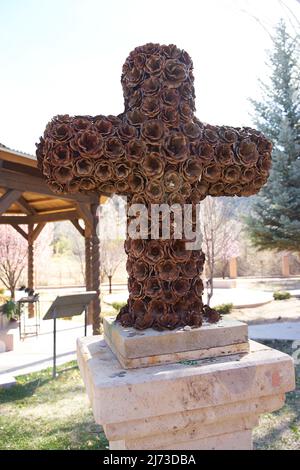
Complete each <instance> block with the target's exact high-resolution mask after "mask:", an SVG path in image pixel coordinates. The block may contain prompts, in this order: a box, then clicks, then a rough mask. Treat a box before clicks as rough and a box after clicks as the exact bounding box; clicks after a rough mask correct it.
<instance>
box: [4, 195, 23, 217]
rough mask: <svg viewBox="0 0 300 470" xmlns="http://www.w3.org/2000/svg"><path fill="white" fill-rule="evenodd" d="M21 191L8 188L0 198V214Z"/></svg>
mask: <svg viewBox="0 0 300 470" xmlns="http://www.w3.org/2000/svg"><path fill="white" fill-rule="evenodd" d="M21 194H22V193H21V191H18V190H16V189H8V190H7V191H6V193H5V194H3V196H1V198H0V215H2V214H3V213H4V212H6V211H7V209H8V208H9V207H10V206H11V205H12V204H13V203H14V202H15V201H16V200H17V199H18V198H19V197H20V196H21Z"/></svg>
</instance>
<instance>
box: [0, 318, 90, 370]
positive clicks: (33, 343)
mask: <svg viewBox="0 0 300 470" xmlns="http://www.w3.org/2000/svg"><path fill="white" fill-rule="evenodd" d="M91 334H92V330H91V327H90V326H89V327H88V335H91ZM83 335H84V325H83V323H81V322H75V321H68V320H57V364H63V363H65V362H68V361H71V360H73V359H76V339H77V338H78V337H81V336H83ZM52 361H53V322H52V320H48V321H42V322H41V330H40V334H39V335H38V336H32V337H30V336H29V337H27V338H26V339H25V340H22V341H20V342H18V343H17V345H16V348H15V350H14V351H10V352H4V353H1V354H0V378H1V375H2V374H4V373H5V374H10V375H13V376H17V375H21V374H28V373H29V372H34V371H37V370H41V369H44V368H46V367H51V366H52Z"/></svg>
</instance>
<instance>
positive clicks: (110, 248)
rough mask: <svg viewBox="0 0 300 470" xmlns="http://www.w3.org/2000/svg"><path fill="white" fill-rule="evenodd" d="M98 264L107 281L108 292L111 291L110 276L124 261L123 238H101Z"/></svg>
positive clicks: (111, 276)
mask: <svg viewBox="0 0 300 470" xmlns="http://www.w3.org/2000/svg"><path fill="white" fill-rule="evenodd" d="M100 260H101V263H100V266H101V268H100V269H101V271H102V273H103V274H104V276H107V278H108V282H109V293H110V294H111V293H112V278H113V276H114V274H115V272H116V270H117V269H118V267H119V266H120V264H121V263H122V262H124V263H125V250H124V241H123V240H103V241H102V242H101V244H100Z"/></svg>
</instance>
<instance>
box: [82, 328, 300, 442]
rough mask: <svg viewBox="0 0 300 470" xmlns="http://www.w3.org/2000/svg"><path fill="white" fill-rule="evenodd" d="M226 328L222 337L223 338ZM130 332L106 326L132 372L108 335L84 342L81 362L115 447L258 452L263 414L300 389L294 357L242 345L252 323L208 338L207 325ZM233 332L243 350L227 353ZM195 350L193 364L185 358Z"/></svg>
mask: <svg viewBox="0 0 300 470" xmlns="http://www.w3.org/2000/svg"><path fill="white" fill-rule="evenodd" d="M204 328H205V327H204ZM218 329H219V330H220V331H222V334H219V333H216V335H215V334H214V333H213V332H216V331H217V330H218ZM128 330H129V331H126V329H125V330H123V331H118V326H116V325H115V324H114V325H113V324H112V323H111V322H107V323H106V330H105V331H106V338H108V339H107V341H108V342H110V344H111V346H112V347H113V349H114V350H115V351H118V353H117V352H116V354H118V357H121V356H120V351H121V352H122V358H121V359H122V360H123V359H124V357H125V358H126V361H125V363H126V364H128V365H129V367H130V369H128V368H125V367H124V365H123V366H122V365H121V364H120V362H119V360H118V359H117V357H116V354H114V353H113V352H112V350H111V349H110V347H109V346H108V343H107V341H106V340H105V339H104V337H102V336H94V337H90V338H82V339H79V340H78V363H79V367H80V370H81V374H82V377H83V380H84V382H85V385H86V388H87V393H88V396H89V398H90V402H91V405H92V408H93V412H94V417H95V421H96V422H97V423H98V424H101V425H102V426H103V428H104V431H105V434H106V436H107V438H108V440H109V443H110V449H112V450H113V449H132V450H133V449H153V450H154V449H155V450H161V449H166V450H167V449H173V450H176V449H182V450H188V449H192V450H196V449H251V447H252V439H251V435H252V429H253V427H255V426H256V425H257V424H258V417H259V415H260V414H262V413H266V412H270V411H274V410H277V409H279V408H280V407H281V406H282V405H283V403H284V399H285V393H286V392H288V391H291V390H293V388H294V386H295V383H294V366H293V361H292V359H291V357H290V356H288V355H286V354H283V353H281V352H279V351H276V350H274V349H270V348H268V347H266V346H263V345H260V344H258V343H255V342H252V341H250V350H245V349H243V348H244V346H239V345H243V344H245V331H246V332H247V330H245V326H244V324H240V325H235V326H234V325H231V327H229V326H228V328H226V324H225V325H224V323H223V326H222V325H219V326H216V325H214V326H211V327H207V328H206V333H205V334H203V331H204V330H203V327H202V329H201V328H199V329H197V330H190V331H189V330H188V331H183V330H180V331H178V330H177V331H175V332H170V331H168V332H166V333H164V332H162V333H158V332H153V331H151V330H149V331H143V332H142V333H143V334H139V332H136V331H135V330H133V331H131V329H128ZM201 330H202V332H201ZM230 331H231V334H232V337H231V340H232V341H235V342H233V344H232V348H233V349H234V348H235V347H237V350H236V352H234V351H232V352H231V353H230V354H227V355H223V356H219V352H220V349H222V347H227V346H228V339H229V337H230V336H229V332H230ZM132 333H133V335H131V334H132ZM134 333H135V335H134ZM172 335H173V336H172ZM218 335H219V336H218ZM148 337H152V340H149V338H148ZM155 337H157V339H154V338H155ZM172 338H173V339H172ZM214 338H215V341H214V343H211V340H213V339H214ZM222 338H223V344H219V345H217V343H218V341H219V342H221V343H222ZM226 338H227V339H226ZM241 340H242V341H241ZM131 341H132V342H131ZM229 342H230V341H229ZM246 342H247V341H246ZM126 343H127V344H126ZM143 343H144V345H145V353H143V349H140V346H141V344H143ZM154 343H155V349H154V351H155V352H158V354H156V355H153V354H152V353H153V352H154V351H152V350H151V347H152V346H151V344H154ZM226 343H227V344H226ZM212 344H214V347H215V351H214V352H213V354H210V355H209V356H208V357H206V358H205V359H204V358H203V357H204V356H205V354H207V353H203V351H204V350H209V349H212ZM184 345H185V347H188V348H189V351H184ZM153 347H154V346H153ZM239 347H240V348H242V352H240V351H239V350H238V348H239ZM147 348H148V349H147ZM164 348H165V349H164ZM216 349H218V351H216ZM191 351H192V354H193V359H191V358H188V357H187V356H185V355H183V356H181V354H183V353H184V354H186V353H187V352H191ZM210 353H212V351H210ZM214 353H216V354H217V356H215V354H214ZM143 354H144V358H142V355H143ZM130 355H131V356H135V357H129V356H130ZM166 355H167V356H168V357H167V358H166V357H165V356H166ZM197 355H198V358H197ZM213 356H215V357H213ZM151 357H155V359H154V360H153V362H152V363H151V360H150V359H149V358H151ZM158 357H159V360H157V358H158ZM141 358H142V360H141ZM128 359H130V360H129V362H128ZM133 359H134V360H135V362H132V361H131V360H133ZM165 359H167V360H166V361H165ZM157 361H158V362H157ZM150 365H151V367H150ZM133 367H138V368H133Z"/></svg>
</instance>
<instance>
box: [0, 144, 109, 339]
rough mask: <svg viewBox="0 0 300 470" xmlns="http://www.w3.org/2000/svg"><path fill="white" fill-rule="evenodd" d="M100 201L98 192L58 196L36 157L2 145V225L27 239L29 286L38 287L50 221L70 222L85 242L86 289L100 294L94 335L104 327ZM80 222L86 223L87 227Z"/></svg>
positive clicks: (93, 307) (92, 312)
mask: <svg viewBox="0 0 300 470" xmlns="http://www.w3.org/2000/svg"><path fill="white" fill-rule="evenodd" d="M99 202H100V197H99V195H98V194H96V193H90V194H88V195H85V194H76V195H73V194H68V195H60V196H58V195H56V194H55V193H53V192H52V191H51V190H50V189H49V188H48V186H47V185H46V183H45V181H44V179H43V177H42V174H41V172H40V171H39V169H38V168H37V161H36V158H35V157H34V156H32V155H28V154H24V153H21V152H17V151H15V150H11V149H9V148H7V147H5V146H4V145H2V144H0V224H9V225H11V226H12V227H13V228H14V229H15V230H16V231H17V232H18V233H19V234H21V235H22V236H23V237H24V238H25V239H26V240H27V243H28V282H27V284H28V287H29V288H31V289H34V287H35V285H34V284H35V281H34V242H35V240H36V239H37V237H38V236H39V234H40V233H41V231H42V230H43V228H44V226H45V225H46V224H47V223H48V222H56V221H63V220H69V221H70V222H71V223H72V224H73V225H74V227H75V228H76V229H77V230H78V231H79V233H80V234H81V235H82V236H83V237H84V239H85V274H86V275H85V279H86V289H87V290H94V291H97V292H98V296H97V299H96V300H95V301H94V302H93V305H91V306H90V308H89V315H88V317H89V323H90V324H91V323H92V324H93V332H94V334H96V333H97V332H98V331H99V327H100V253H99V238H98V235H97V224H98V217H97V207H98V205H99ZM79 220H83V221H84V228H83V227H82V226H81V225H80V223H79ZM23 225H27V231H25V230H24V229H23V228H22V227H21V226H23ZM0 242H1V241H0ZM31 314H32V312H31Z"/></svg>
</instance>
